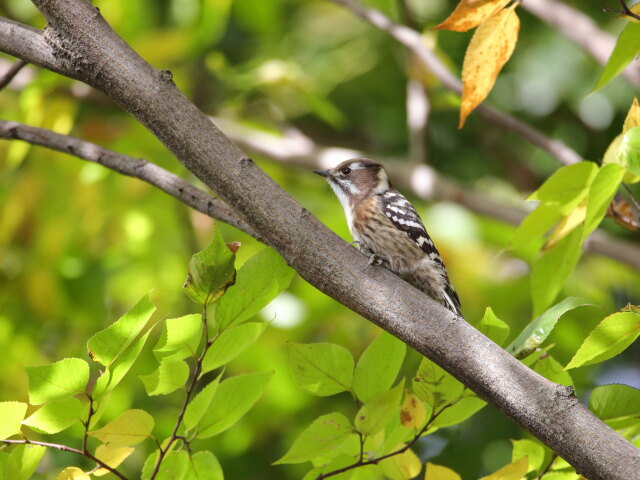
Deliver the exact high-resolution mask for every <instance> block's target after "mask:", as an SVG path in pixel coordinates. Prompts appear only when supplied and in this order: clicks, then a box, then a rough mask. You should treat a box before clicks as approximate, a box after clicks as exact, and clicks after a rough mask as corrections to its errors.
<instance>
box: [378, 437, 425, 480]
mask: <svg viewBox="0 0 640 480" xmlns="http://www.w3.org/2000/svg"><path fill="white" fill-rule="evenodd" d="M402 446H403V445H402V444H400V445H396V448H394V449H393V451H395V450H398V449H399V448H402ZM379 465H380V468H381V469H382V472H383V473H384V474H385V475H386V476H387V477H389V478H390V479H391V480H409V479H410V478H415V476H416V475H418V474H419V473H420V470H422V463H420V459H419V458H418V456H417V455H416V454H415V453H413V451H411V449H409V450H407V451H406V452H403V453H401V454H399V455H394V456H393V457H389V458H386V459H384V460H382V461H381V462H380V463H379Z"/></svg>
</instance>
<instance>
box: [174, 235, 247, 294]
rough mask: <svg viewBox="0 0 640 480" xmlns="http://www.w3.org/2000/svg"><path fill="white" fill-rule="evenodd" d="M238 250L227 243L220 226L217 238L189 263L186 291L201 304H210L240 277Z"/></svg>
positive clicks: (185, 283) (185, 284)
mask: <svg viewBox="0 0 640 480" xmlns="http://www.w3.org/2000/svg"><path fill="white" fill-rule="evenodd" d="M235 260H236V255H235V253H232V252H231V250H230V249H229V247H227V244H226V243H225V241H224V239H223V238H222V235H220V231H219V230H218V227H217V225H215V224H214V228H213V238H212V240H211V243H210V244H209V246H208V247H207V248H205V249H204V250H201V251H199V252H198V253H195V254H194V255H193V256H192V257H191V261H190V262H189V271H188V274H187V280H186V281H185V282H184V289H185V292H186V294H187V295H188V296H189V298H191V300H193V301H194V302H196V303H198V304H200V305H205V304H206V305H208V304H209V303H211V302H214V301H216V300H217V299H218V298H219V297H220V296H221V295H223V294H224V293H225V291H226V290H227V288H229V287H230V286H231V285H233V283H234V282H235V280H236V268H235V266H234V264H235Z"/></svg>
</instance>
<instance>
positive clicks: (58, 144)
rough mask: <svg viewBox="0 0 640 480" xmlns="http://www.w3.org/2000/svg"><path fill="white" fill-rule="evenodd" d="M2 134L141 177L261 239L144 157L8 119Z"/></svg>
mask: <svg viewBox="0 0 640 480" xmlns="http://www.w3.org/2000/svg"><path fill="white" fill-rule="evenodd" d="M0 138H5V139H8V140H11V139H17V140H24V141H25V142H29V143H31V144H33V145H39V146H42V147H47V148H50V149H52V150H57V151H59V152H63V153H68V154H70V155H75V156H76V157H78V158H82V159H83V160H88V161H89V162H94V163H99V164H100V165H103V166H105V167H107V168H109V169H111V170H114V171H116V172H118V173H122V174H123V175H127V176H129V177H135V178H139V179H140V180H143V181H145V182H147V183H150V184H151V185H154V186H156V187H158V188H159V189H160V190H162V191H163V192H166V193H168V194H169V195H171V196H172V197H175V198H176V199H178V200H180V201H181V202H183V203H185V204H186V205H189V206H190V207H191V208H193V209H194V210H197V211H199V212H201V213H204V214H205V215H208V216H209V217H211V218H215V219H217V220H221V221H223V222H225V223H228V224H230V225H233V226H234V227H236V228H238V229H240V230H242V231H243V232H245V233H247V234H248V235H251V236H252V237H255V238H257V239H258V240H260V236H259V235H258V234H257V233H255V232H254V231H253V229H252V228H251V227H250V226H249V225H247V222H245V221H244V220H242V219H241V218H240V217H239V216H238V214H237V213H235V212H234V211H233V210H232V209H231V208H230V207H229V206H228V205H227V204H226V203H224V202H223V201H222V200H220V199H217V198H215V197H212V196H211V195H208V194H206V193H205V192H203V191H202V190H200V189H198V188H196V187H194V186H193V185H191V184H190V183H189V182H187V181H186V180H183V179H182V178H180V177H178V176H177V175H174V174H173V173H171V172H168V171H166V170H164V169H163V168H161V167H159V166H157V165H155V164H153V163H150V162H147V161H146V160H143V159H141V158H134V157H129V156H127V155H122V154H120V153H116V152H114V151H112V150H108V149H106V148H102V147H100V146H98V145H95V144H93V143H89V142H85V141H84V140H80V139H79V138H75V137H71V136H69V135H61V134H59V133H55V132H52V131H51V130H45V129H43V128H36V127H30V126H27V125H24V124H22V123H18V122H8V121H6V120H0Z"/></svg>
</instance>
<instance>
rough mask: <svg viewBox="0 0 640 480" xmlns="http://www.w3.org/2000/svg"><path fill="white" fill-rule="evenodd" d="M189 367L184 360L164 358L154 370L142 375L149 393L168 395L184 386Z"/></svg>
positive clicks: (141, 378)
mask: <svg viewBox="0 0 640 480" xmlns="http://www.w3.org/2000/svg"><path fill="white" fill-rule="evenodd" d="M188 378H189V367H188V366H187V364H186V363H184V361H182V360H163V361H161V362H160V364H159V365H158V368H156V369H155V370H154V371H153V372H151V373H150V374H148V375H140V380H141V381H142V383H143V384H144V388H145V390H146V391H147V395H166V394H167V393H171V392H173V391H175V390H177V389H178V388H181V387H183V386H184V384H185V383H186V382H187V379H188Z"/></svg>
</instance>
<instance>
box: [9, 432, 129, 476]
mask: <svg viewBox="0 0 640 480" xmlns="http://www.w3.org/2000/svg"><path fill="white" fill-rule="evenodd" d="M0 442H2V443H6V444H9V445H38V446H40V447H48V448H55V449H56V450H60V451H63V452H71V453H75V454H77V455H81V456H83V457H86V458H88V459H89V460H92V461H94V462H96V463H97V464H98V465H100V467H102V468H104V469H106V470H109V471H110V472H111V473H113V474H114V475H115V476H116V477H118V478H120V479H121V480H128V478H127V477H125V476H124V475H123V474H122V473H120V472H119V471H118V470H116V469H115V468H112V467H110V466H109V465H107V464H106V463H104V462H103V461H102V460H98V459H97V458H96V457H94V456H93V455H91V454H90V453H89V452H83V451H82V450H78V449H77V448H73V447H69V446H67V445H60V444H59V443H49V442H37V441H35V440H29V439H27V438H25V439H24V440H0Z"/></svg>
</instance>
